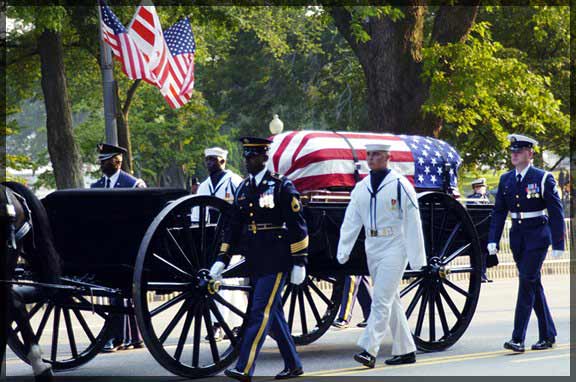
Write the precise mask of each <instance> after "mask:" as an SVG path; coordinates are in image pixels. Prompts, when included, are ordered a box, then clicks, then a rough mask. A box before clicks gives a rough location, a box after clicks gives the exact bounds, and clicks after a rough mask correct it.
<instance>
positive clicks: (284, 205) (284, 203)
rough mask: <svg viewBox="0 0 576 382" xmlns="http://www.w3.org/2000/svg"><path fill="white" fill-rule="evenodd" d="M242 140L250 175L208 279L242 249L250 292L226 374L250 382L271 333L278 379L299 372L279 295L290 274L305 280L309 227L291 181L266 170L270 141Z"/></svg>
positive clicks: (237, 195) (239, 190)
mask: <svg viewBox="0 0 576 382" xmlns="http://www.w3.org/2000/svg"><path fill="white" fill-rule="evenodd" d="M241 142H242V144H243V146H244V158H245V160H246V168H247V170H248V172H249V174H250V175H249V176H248V178H246V179H245V180H244V181H243V182H242V183H240V185H239V186H238V188H237V189H236V193H235V195H234V206H235V207H236V208H237V213H236V214H235V215H234V217H233V218H232V220H231V221H230V222H229V223H228V224H226V228H225V229H224V237H223V243H222V246H221V248H220V254H219V255H218V258H217V261H216V263H214V265H213V266H212V268H211V270H210V275H211V276H212V277H213V278H219V277H221V275H222V272H223V270H224V268H225V267H226V266H227V265H228V263H229V261H230V257H231V256H230V255H231V254H233V253H238V252H237V249H238V248H242V250H241V253H242V254H243V255H244V256H245V258H246V263H247V266H248V271H249V276H250V282H251V284H252V287H253V291H254V292H253V294H252V297H251V298H252V301H251V303H252V305H251V309H250V312H249V316H248V324H247V326H246V330H245V332H244V336H243V338H242V344H241V348H240V353H239V354H240V357H239V359H238V362H237V364H236V367H235V368H234V369H228V370H226V371H225V374H226V375H227V376H228V377H231V378H234V379H237V380H240V381H250V380H251V377H252V375H253V373H254V367H255V361H256V358H257V357H258V353H259V352H260V349H261V347H262V345H263V344H264V340H265V339H266V336H267V335H268V333H269V332H272V333H273V334H274V336H273V337H274V339H275V340H276V342H277V343H278V348H279V350H280V354H281V355H282V358H283V359H284V370H282V371H281V372H280V373H279V374H278V375H277V376H276V379H286V378H292V377H297V376H299V375H301V374H302V373H303V371H302V363H301V361H300V358H299V356H298V353H297V352H296V347H295V345H294V341H293V340H292V336H291V335H290V329H289V328H288V324H287V323H286V319H285V317H284V311H283V309H282V300H281V295H280V294H281V293H280V292H281V291H282V287H283V285H284V282H285V280H286V278H287V275H288V273H289V272H290V274H291V276H290V282H291V283H292V284H295V285H300V284H301V283H302V282H303V281H304V279H305V277H306V268H305V267H306V263H307V251H308V229H307V225H306V220H305V219H304V215H303V213H302V203H301V201H300V195H299V193H298V191H297V190H296V188H295V187H294V185H293V184H292V182H291V181H289V180H288V179H286V178H283V177H281V176H279V175H275V174H272V173H270V172H269V171H268V170H266V167H265V165H266V161H267V160H268V155H267V153H268V149H269V147H270V144H271V143H272V142H271V141H269V140H267V139H261V138H250V137H246V138H242V139H241Z"/></svg>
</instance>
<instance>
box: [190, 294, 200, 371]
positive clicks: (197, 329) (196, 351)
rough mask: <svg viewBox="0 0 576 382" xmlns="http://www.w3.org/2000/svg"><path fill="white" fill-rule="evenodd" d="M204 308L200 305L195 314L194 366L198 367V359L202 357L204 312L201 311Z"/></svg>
mask: <svg viewBox="0 0 576 382" xmlns="http://www.w3.org/2000/svg"><path fill="white" fill-rule="evenodd" d="M201 308H202V305H200V306H199V307H198V308H197V309H196V310H195V312H196V313H195V315H194V347H193V348H192V367H198V361H199V358H200V337H201V335H202V333H201V330H200V329H201V328H202V327H201V325H202V312H201V311H200V309H201Z"/></svg>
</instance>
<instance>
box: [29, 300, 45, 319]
mask: <svg viewBox="0 0 576 382" xmlns="http://www.w3.org/2000/svg"><path fill="white" fill-rule="evenodd" d="M43 305H44V303H43V302H38V303H36V305H34V307H33V308H32V309H30V312H28V320H31V319H32V317H34V315H35V314H36V313H38V311H39V310H40V308H42V306H43Z"/></svg>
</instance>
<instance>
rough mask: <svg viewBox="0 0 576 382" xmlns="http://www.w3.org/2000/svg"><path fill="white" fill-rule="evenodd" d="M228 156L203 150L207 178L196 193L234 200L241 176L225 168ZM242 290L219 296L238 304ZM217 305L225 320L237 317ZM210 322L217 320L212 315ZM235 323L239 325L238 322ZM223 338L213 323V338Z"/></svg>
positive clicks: (195, 211)
mask: <svg viewBox="0 0 576 382" xmlns="http://www.w3.org/2000/svg"><path fill="white" fill-rule="evenodd" d="M227 158H228V151H227V150H224V149H223V148H221V147H210V148H207V149H206V150H204V164H205V166H206V169H207V170H208V174H209V175H208V178H206V180H204V181H203V182H202V183H200V186H198V191H197V192H196V195H209V196H215V197H217V198H220V199H224V200H226V201H227V202H230V203H231V202H232V201H233V200H234V193H235V192H236V189H237V188H238V185H239V184H240V183H241V182H242V180H243V179H242V178H241V177H240V176H239V175H237V174H235V173H234V172H232V171H230V170H226V159H227ZM198 219H199V211H198V209H197V208H194V209H193V211H192V221H193V222H194V221H198ZM238 261H239V259H238V256H236V257H235V258H233V261H232V265H234V264H235V263H236V262H238ZM226 282H227V283H228V284H237V285H239V284H240V283H242V279H227V280H226ZM242 294H243V292H239V291H228V290H226V291H221V292H220V296H221V297H222V298H224V299H225V300H226V301H228V302H230V303H231V304H232V305H234V306H240V305H241V304H242V303H243V302H245V301H246V298H245V297H244V296H242ZM217 304H218V307H219V309H220V312H221V313H222V316H223V317H224V319H225V321H227V322H230V321H228V319H229V318H232V319H237V318H236V316H235V315H231V314H230V310H229V309H228V308H226V307H225V306H224V305H221V304H219V303H217ZM212 322H217V321H216V319H215V318H214V317H212ZM235 324H237V325H240V323H239V322H235ZM223 338H225V335H224V331H223V330H222V328H221V327H220V325H218V324H215V325H214V339H215V340H216V341H220V340H222V339H223Z"/></svg>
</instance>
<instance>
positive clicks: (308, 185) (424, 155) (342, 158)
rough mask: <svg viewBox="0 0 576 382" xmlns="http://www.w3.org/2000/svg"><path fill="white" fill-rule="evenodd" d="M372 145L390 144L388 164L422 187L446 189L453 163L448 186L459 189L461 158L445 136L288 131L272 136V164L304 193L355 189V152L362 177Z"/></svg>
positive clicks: (365, 173) (417, 186)
mask: <svg viewBox="0 0 576 382" xmlns="http://www.w3.org/2000/svg"><path fill="white" fill-rule="evenodd" d="M369 143H385V144H389V145H391V148H390V163H389V166H390V167H391V168H393V169H395V170H396V171H398V172H400V173H401V174H402V175H404V176H406V177H407V178H408V180H410V182H412V184H413V185H414V186H415V187H416V188H421V189H442V188H443V187H444V176H443V175H442V174H443V171H444V166H445V164H446V163H449V164H450V170H449V175H450V185H451V186H452V187H454V188H455V187H456V185H457V182H458V179H457V173H458V168H459V167H460V165H461V163H462V159H461V158H460V155H459V154H458V152H456V150H455V149H454V148H453V147H451V146H450V145H449V144H447V143H446V142H443V141H441V140H438V139H435V138H430V137H421V136H413V135H393V134H376V133H355V132H331V131H289V132H285V133H282V134H278V135H276V136H274V137H273V143H272V146H271V149H270V159H269V161H268V168H269V170H271V171H274V172H277V173H279V174H282V175H285V176H287V177H288V178H290V179H291V180H292V181H293V182H294V185H295V186H296V188H298V190H299V191H300V192H305V191H311V190H323V189H335V188H346V187H350V188H351V187H353V186H354V185H355V184H356V181H355V174H354V170H355V164H354V154H353V151H352V148H351V146H352V147H353V148H354V151H355V154H356V156H357V159H358V162H359V175H360V178H363V177H365V176H366V175H367V174H368V172H369V171H370V170H369V169H368V165H367V164H366V148H365V145H366V144H369Z"/></svg>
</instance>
